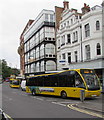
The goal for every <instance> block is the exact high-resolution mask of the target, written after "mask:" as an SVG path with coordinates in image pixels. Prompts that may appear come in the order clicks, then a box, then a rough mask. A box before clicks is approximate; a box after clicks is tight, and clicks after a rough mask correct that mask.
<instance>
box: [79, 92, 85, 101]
mask: <svg viewBox="0 0 104 120" xmlns="http://www.w3.org/2000/svg"><path fill="white" fill-rule="evenodd" d="M84 99H85V90H80V100H81V102H84Z"/></svg>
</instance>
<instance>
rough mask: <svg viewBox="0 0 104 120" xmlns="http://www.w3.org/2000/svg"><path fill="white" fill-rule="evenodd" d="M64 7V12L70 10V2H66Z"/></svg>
mask: <svg viewBox="0 0 104 120" xmlns="http://www.w3.org/2000/svg"><path fill="white" fill-rule="evenodd" d="M63 5H64V10H66V9H69V2H68V1H64V2H63Z"/></svg>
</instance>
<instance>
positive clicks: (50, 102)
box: [2, 83, 97, 119]
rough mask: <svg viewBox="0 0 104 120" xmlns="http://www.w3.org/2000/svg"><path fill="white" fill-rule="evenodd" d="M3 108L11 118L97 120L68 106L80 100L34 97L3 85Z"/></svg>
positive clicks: (6, 84) (5, 84)
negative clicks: (76, 119) (87, 119)
mask: <svg viewBox="0 0 104 120" xmlns="http://www.w3.org/2000/svg"><path fill="white" fill-rule="evenodd" d="M2 93H3V95H2V108H3V110H4V112H5V113H6V114H8V115H9V116H10V117H11V118H13V119H15V118H29V119H30V118H97V117H94V116H91V115H88V114H85V113H81V112H78V111H75V110H72V109H70V108H68V107H67V105H68V104H74V103H79V102H80V100H79V99H72V98H67V99H62V98H60V97H53V96H42V95H37V96H32V95H31V94H27V93H26V92H24V91H21V90H20V89H15V88H10V87H9V83H3V84H2Z"/></svg>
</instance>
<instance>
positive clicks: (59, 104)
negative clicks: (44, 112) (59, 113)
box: [52, 102, 66, 106]
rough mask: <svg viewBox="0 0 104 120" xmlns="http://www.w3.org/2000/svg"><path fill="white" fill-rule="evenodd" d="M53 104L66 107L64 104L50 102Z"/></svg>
mask: <svg viewBox="0 0 104 120" xmlns="http://www.w3.org/2000/svg"><path fill="white" fill-rule="evenodd" d="M52 103H53V104H57V105H61V106H66V105H65V104H61V103H58V102H52Z"/></svg>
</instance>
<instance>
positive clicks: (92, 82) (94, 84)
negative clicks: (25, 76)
mask: <svg viewBox="0 0 104 120" xmlns="http://www.w3.org/2000/svg"><path fill="white" fill-rule="evenodd" d="M80 72H81V74H82V76H83V78H84V80H85V82H86V84H87V87H88V90H100V84H99V80H98V77H97V75H96V74H95V72H94V70H86V69H85V70H84V69H81V71H80Z"/></svg>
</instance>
